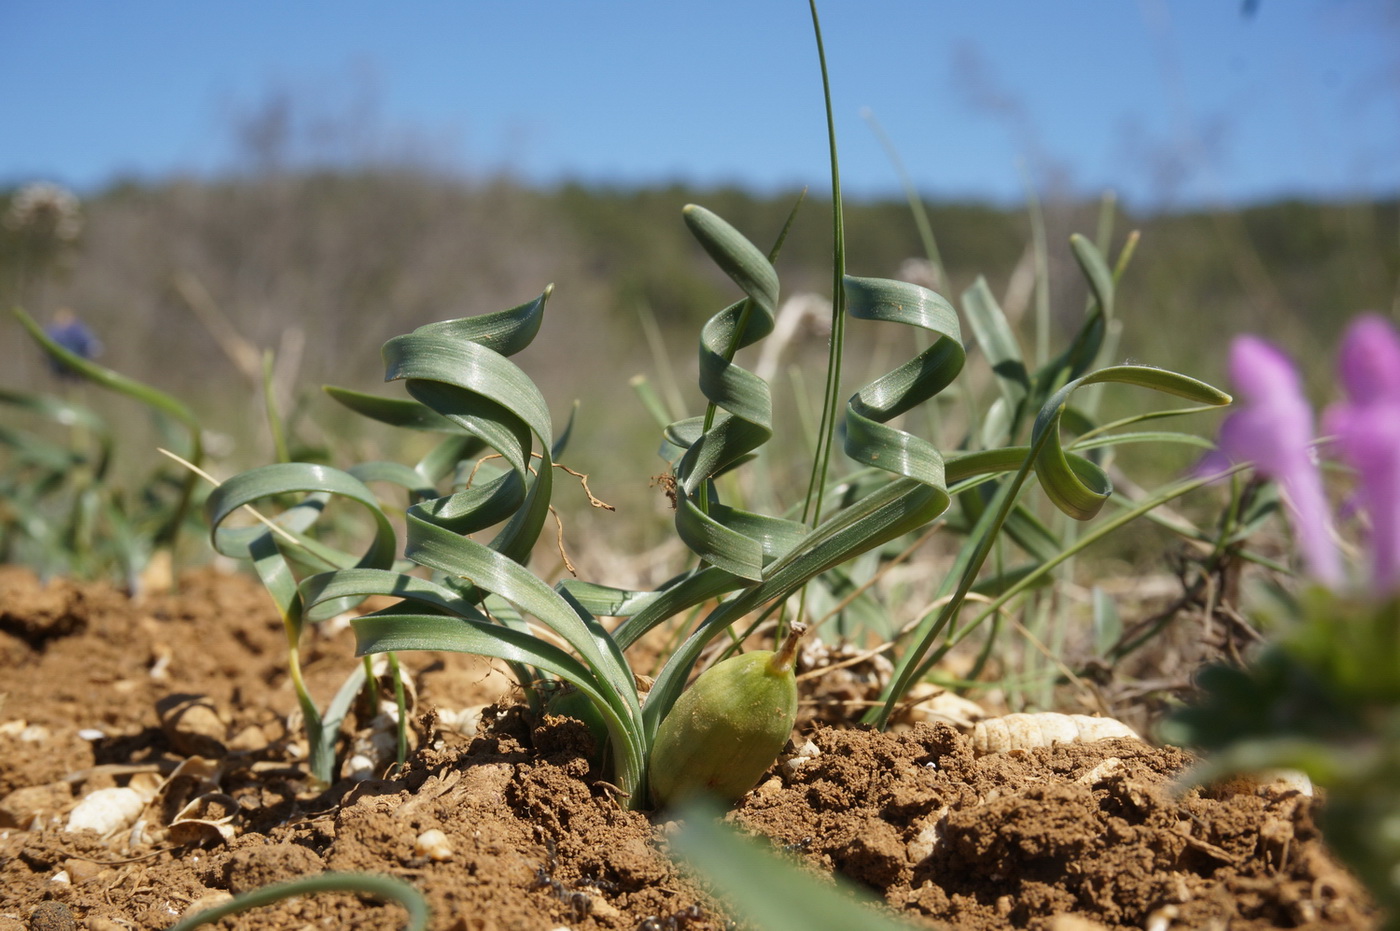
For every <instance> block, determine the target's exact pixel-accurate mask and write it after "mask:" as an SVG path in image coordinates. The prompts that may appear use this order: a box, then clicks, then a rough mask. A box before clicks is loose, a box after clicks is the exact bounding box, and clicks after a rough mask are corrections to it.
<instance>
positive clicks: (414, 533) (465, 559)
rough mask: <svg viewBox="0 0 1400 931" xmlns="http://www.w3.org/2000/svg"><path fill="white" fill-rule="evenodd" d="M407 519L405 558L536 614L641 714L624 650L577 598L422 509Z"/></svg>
mask: <svg viewBox="0 0 1400 931" xmlns="http://www.w3.org/2000/svg"><path fill="white" fill-rule="evenodd" d="M406 520H407V525H408V535H407V543H406V544H405V547H404V553H405V555H406V556H407V557H408V558H409V559H412V560H413V561H414V562H416V563H418V564H419V565H421V566H426V567H428V568H430V569H436V570H437V571H439V572H443V573H446V574H447V575H449V576H451V577H453V578H457V579H461V580H463V581H465V582H468V583H470V584H471V585H473V586H475V587H476V588H479V589H481V590H483V591H487V592H492V593H494V594H496V595H499V596H500V597H502V598H504V599H505V600H506V601H509V602H511V603H512V604H514V605H516V606H518V607H519V608H520V609H521V610H522V611H525V612H526V613H528V614H531V615H533V616H534V617H535V618H537V619H538V620H539V621H540V622H541V623H543V624H544V625H546V626H547V627H549V628H550V629H551V630H553V631H554V632H555V633H557V634H558V635H559V636H560V637H562V638H563V639H564V641H565V642H566V643H568V644H569V646H570V647H572V648H573V649H574V650H575V651H576V652H577V653H578V654H579V656H581V657H582V658H583V659H584V661H585V662H587V663H588V665H589V666H590V667H591V668H592V669H593V670H594V671H595V672H596V673H597V675H598V677H599V681H600V682H601V683H602V684H603V686H604V687H605V688H606V689H607V690H608V692H609V694H610V696H611V698H610V700H611V701H612V702H613V705H614V707H615V708H617V709H619V711H623V712H627V713H631V714H633V715H634V716H637V715H638V714H639V711H640V709H639V706H638V702H637V698H636V686H635V684H634V683H633V681H632V676H631V673H630V672H629V671H628V667H627V663H626V661H625V660H624V659H623V657H622V652H621V650H620V649H619V648H618V647H617V644H616V643H615V642H614V641H613V639H612V638H611V637H610V636H609V635H608V633H607V631H606V630H604V629H603V627H602V625H601V624H599V623H598V622H597V621H596V620H595V619H594V618H593V617H592V615H590V614H588V612H587V611H586V610H584V609H583V607H582V605H580V604H579V603H578V601H577V600H576V599H574V598H572V596H570V595H569V594H568V593H567V592H561V591H557V590H555V589H553V588H550V587H549V586H548V585H546V584H545V583H544V582H542V581H541V580H540V579H539V578H537V577H536V576H535V575H534V574H533V573H532V572H530V571H529V570H528V569H526V568H525V567H524V566H522V565H521V564H520V563H518V562H516V561H515V560H513V559H510V558H509V557H507V556H506V555H504V554H502V553H499V552H497V551H495V550H493V549H491V548H490V547H488V546H485V545H483V544H481V543H478V542H476V541H475V540H471V539H467V538H465V537H461V536H459V535H457V534H455V533H452V532H451V531H449V530H445V529H443V528H442V527H439V526H438V525H437V524H435V523H433V522H431V521H429V520H425V519H424V518H423V516H422V514H421V512H420V511H419V509H418V508H416V507H414V508H409V510H408V512H407V515H406Z"/></svg>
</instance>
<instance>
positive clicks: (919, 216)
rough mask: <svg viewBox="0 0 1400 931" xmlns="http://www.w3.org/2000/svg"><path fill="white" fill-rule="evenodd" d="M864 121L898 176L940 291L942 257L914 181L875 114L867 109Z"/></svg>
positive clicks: (944, 281)
mask: <svg viewBox="0 0 1400 931" xmlns="http://www.w3.org/2000/svg"><path fill="white" fill-rule="evenodd" d="M862 115H863V116H864V117H865V121H866V122H867V123H869V124H870V129H871V131H872V132H874V133H875V138H876V139H878V140H879V141H880V145H881V146H883V147H884V150H885V154H886V155H888V156H889V159H890V164H892V165H893V166H894V171H895V174H897V175H898V176H899V183H900V185H901V186H902V187H903V188H904V197H905V199H906V200H908V201H909V212H910V213H911V214H913V216H914V226H915V227H916V228H917V229H918V231H919V242H920V243H922V244H923V247H924V255H925V256H927V257H928V261H929V264H930V265H932V266H933V276H934V282H935V285H936V287H937V288H939V289H940V290H941V289H943V288H946V287H947V286H948V285H947V281H948V278H947V273H946V272H945V271H944V270H943V256H942V255H941V254H939V251H938V241H937V240H936V239H934V237H933V224H931V223H930V222H929V219H928V210H927V209H925V208H924V201H923V198H922V197H920V196H919V191H918V188H916V187H914V179H913V178H911V177H910V176H909V172H908V170H907V169H905V167H904V160H903V159H901V158H900V157H899V150H898V149H896V148H895V146H894V141H893V140H892V139H890V137H889V134H887V133H886V132H885V128H884V127H883V126H881V125H880V121H879V120H877V119H876V118H875V112H874V111H873V110H870V109H869V108H867V109H866V110H864V111H863V114H862Z"/></svg>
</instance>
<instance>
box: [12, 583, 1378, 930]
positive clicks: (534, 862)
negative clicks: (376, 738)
mask: <svg viewBox="0 0 1400 931" xmlns="http://www.w3.org/2000/svg"><path fill="white" fill-rule="evenodd" d="M351 653H352V638H351V637H350V635H349V634H348V633H347V632H345V631H344V630H338V631H337V629H336V628H335V627H333V626H332V627H328V628H327V629H326V630H325V631H323V632H321V633H318V634H316V635H312V636H309V637H308V644H307V645H306V647H305V649H304V663H305V670H306V674H307V678H308V681H309V682H310V685H311V688H312V689H313V692H314V694H315V695H316V696H317V697H318V699H319V700H321V701H324V700H325V699H326V698H327V697H328V696H329V695H331V694H332V693H333V692H334V690H335V688H337V687H338V685H339V683H340V681H341V680H342V679H343V678H344V676H345V675H346V673H347V672H348V670H349V668H350V667H351V666H352V665H353V661H352V659H351ZM401 660H402V661H403V662H404V665H405V667H406V668H407V669H408V670H409V671H410V672H411V674H412V675H413V677H414V681H415V683H416V685H417V690H418V700H419V708H420V709H422V710H423V711H424V712H425V713H424V719H423V722H424V726H423V734H422V738H421V741H420V745H419V747H418V748H417V750H416V752H415V753H414V755H413V757H412V759H411V763H410V766H409V767H408V769H407V771H406V772H405V773H404V774H403V775H402V776H400V777H398V778H395V779H392V780H381V779H363V780H360V781H353V780H349V779H345V780H341V781H340V782H338V783H337V784H336V785H334V786H332V787H330V789H328V790H326V791H323V792H319V793H318V792H315V791H311V790H310V787H309V784H308V780H307V779H306V778H305V773H304V767H303V765H302V758H303V756H304V753H305V748H304V746H303V745H302V744H301V742H300V738H299V736H298V728H297V727H296V725H295V723H294V722H291V723H289V716H290V715H293V714H294V711H295V700H294V698H293V696H292V693H291V689H290V687H289V684H288V682H287V674H286V667H285V642H284V639H283V634H282V630H281V624H280V621H279V620H278V618H277V617H276V615H275V613H274V612H273V611H272V609H271V607H270V604H269V603H268V601H267V598H266V596H265V594H264V593H263V592H262V590H261V589H260V588H259V587H258V585H257V584H256V583H255V582H252V581H250V580H248V579H246V578H243V577H240V576H226V575H220V574H218V573H216V572H212V571H205V572H199V573H195V574H192V575H190V576H187V577H186V578H185V579H184V580H183V581H182V584H181V587H180V591H179V594H178V595H169V596H167V595H159V596H150V597H147V598H146V599H143V600H133V599H130V598H127V597H125V596H124V595H122V594H121V593H120V592H118V591H116V590H114V589H111V588H109V587H106V586H102V585H82V586H79V585H74V584H71V583H68V582H62V581H59V582H54V583H52V584H50V585H47V586H44V585H40V584H39V583H38V582H37V581H36V580H35V579H34V578H33V577H32V576H31V575H29V574H28V573H27V572H24V571H22V570H17V569H0V663H3V666H4V669H5V684H4V685H3V686H2V687H0V688H3V690H4V695H3V704H0V931H10V929H20V928H39V927H60V926H65V925H63V922H66V921H70V920H71V921H72V922H73V924H70V925H67V926H68V927H77V928H88V929H93V931H98V929H101V931H115V929H118V928H166V927H169V925H170V924H172V923H173V922H174V921H175V920H176V919H177V917H178V916H180V915H182V914H184V913H186V912H187V911H188V910H189V909H191V908H194V907H202V906H203V905H207V904H212V903H214V902H217V901H219V900H221V899H222V898H225V897H227V895H229V894H231V893H232V894H236V893H238V892H241V891H244V890H247V889H252V888H257V887H259V886H262V885H265V884H267V883H270V882H277V881H281V880H285V879H290V878H294V877H297V876H302V875H306V874H308V873H315V872H319V871H321V870H362V871H370V872H375V873H384V874H389V875H394V876H398V877H401V878H403V879H406V880H408V881H409V882H411V883H412V884H413V885H415V886H416V887H418V888H419V889H420V890H422V891H423V892H424V893H425V895H426V896H427V897H428V899H429V902H430V904H431V907H432V909H433V921H432V927H433V928H435V929H442V931H447V929H451V931H488V929H515V928H520V929H553V928H561V927H562V928H570V929H576V931H584V929H647V931H660V929H666V931H708V929H721V928H727V927H729V926H730V925H731V922H730V919H729V917H728V916H726V915H725V914H724V913H723V911H722V910H721V908H720V907H719V906H717V905H716V903H714V902H713V901H712V900H710V899H709V898H708V897H707V896H706V895H705V893H704V892H703V891H702V890H701V889H700V888H699V887H698V886H697V885H696V884H694V883H693V882H691V881H690V880H689V879H688V878H687V877H686V875H685V874H684V873H683V872H682V871H680V870H679V869H678V868H677V867H676V866H675V865H674V864H673V863H672V862H671V861H670V860H669V859H668V858H667V856H666V855H665V851H666V847H667V843H666V838H667V836H668V830H669V829H670V827H671V826H669V825H667V824H665V823H662V822H661V821H660V819H654V818H648V817H647V816H646V815H645V814H642V813H637V812H630V811H625V810H623V809H622V808H621V806H620V805H619V804H618V800H617V799H616V798H615V797H614V795H613V793H612V791H611V789H610V787H609V786H608V785H607V784H606V783H603V782H600V781H599V780H598V774H597V773H596V772H593V771H591V770H590V767H589V763H588V762H587V751H588V750H589V747H590V745H589V738H588V735H587V732H586V730H585V729H584V728H583V727H582V726H581V725H579V724H577V723H575V722H572V721H569V720H567V719H555V718H548V719H545V720H542V721H540V720H534V719H532V718H531V717H530V716H529V715H528V714H527V713H526V712H525V711H524V709H522V708H519V707H516V706H512V705H511V704H510V703H509V701H508V700H507V701H502V702H501V703H500V704H499V705H497V706H495V707H493V708H489V709H487V710H486V712H485V713H484V714H482V715H481V716H480V721H479V723H468V722H473V721H475V719H474V718H473V717H472V716H471V715H469V714H463V713H462V712H463V710H464V709H468V708H470V707H472V706H474V705H480V704H484V703H488V702H493V701H497V700H498V699H500V698H501V697H502V695H503V694H504V686H503V679H502V677H501V676H500V674H499V673H496V672H493V671H492V670H491V668H490V666H489V664H487V663H486V662H485V661H482V660H479V659H476V658H473V657H465V656H458V655H452V654H405V655H404V656H402V657H401ZM372 715H373V709H370V710H369V711H367V712H366V714H365V716H364V717H365V719H366V720H365V723H366V724H368V723H369V721H368V719H369V718H371V717H372ZM796 743H798V744H806V746H805V747H804V748H803V749H802V750H801V751H800V752H799V753H798V754H797V755H796V756H794V757H793V758H792V759H790V760H788V761H787V762H786V763H784V764H780V765H777V766H775V767H774V768H773V770H771V771H770V773H769V776H768V778H767V779H766V780H765V781H764V782H763V783H761V784H760V786H759V788H758V789H756V790H755V791H754V792H752V793H750V794H749V795H747V796H746V797H745V798H744V799H743V800H741V802H740V804H739V805H737V806H736V807H735V809H734V810H733V811H732V812H731V813H730V815H729V816H728V818H729V820H730V821H732V822H734V823H735V824H736V825H737V826H739V827H740V828H741V829H743V830H745V831H747V832H750V833H754V834H759V835H763V836H764V837H766V838H768V839H769V842H771V843H772V845H773V846H774V847H775V849H777V850H779V851H781V852H782V853H783V854H784V855H786V856H787V857H789V858H791V859H794V860H795V861H797V862H802V863H805V864H807V865H808V866H809V867H810V868H813V869H816V870H818V871H822V872H826V873H832V872H835V873H839V874H842V875H843V876H845V877H846V878H847V879H848V880H850V881H852V882H854V883H855V884H857V885H860V886H864V887H865V888H867V889H868V890H870V891H872V892H873V893H875V894H876V895H878V896H880V897H883V898H884V900H885V901H886V902H887V903H888V905H889V907H890V908H891V909H892V910H894V911H896V912H898V913H899V914H901V915H903V916H904V917H905V918H907V919H908V920H911V921H913V922H916V923H918V924H923V925H926V926H931V927H942V928H948V929H954V931H974V929H978V931H980V929H990V928H1007V927H1017V928H1035V929H1045V931H1084V929H1096V928H1110V929H1118V928H1147V929H1152V931H1169V929H1173V928H1177V929H1186V928H1193V929H1201V928H1219V929H1225V928H1230V929H1264V928H1291V927H1301V928H1313V929H1324V928H1325V929H1370V928H1374V927H1376V925H1377V920H1376V917H1375V915H1374V912H1373V910H1372V909H1371V907H1370V906H1369V904H1368V902H1367V899H1366V898H1365V896H1364V894H1363V893H1362V891H1361V890H1360V888H1359V887H1358V885H1357V884H1356V883H1355V881H1354V880H1353V879H1352V878H1351V877H1350V876H1349V875H1348V874H1347V873H1345V872H1344V871H1342V870H1341V869H1340V868H1339V867H1338V866H1337V865H1336V863H1335V861H1334V860H1333V859H1332V858H1331V856H1330V855H1329V854H1328V852H1327V851H1326V849H1325V848H1324V847H1323V846H1322V845H1321V843H1320V840H1319V838H1318V834H1317V830H1316V828H1315V826H1314V821H1313V814H1314V806H1315V804H1317V803H1316V802H1315V801H1314V800H1313V799H1311V798H1309V797H1307V796H1304V795H1300V794H1298V793H1296V792H1286V791H1276V790H1273V789H1269V788H1262V787H1256V786H1251V785H1244V786H1236V787H1234V788H1233V789H1221V790H1216V791H1212V792H1207V793H1201V792H1189V793H1185V794H1181V795H1177V794H1173V793H1172V791H1171V781H1172V779H1173V777H1174V776H1175V775H1177V774H1178V773H1179V772H1180V771H1181V770H1182V769H1183V767H1185V766H1186V765H1188V763H1189V759H1188V757H1187V755H1186V754H1184V753H1183V752H1181V751H1179V750H1175V749H1172V748H1153V747H1151V746H1149V745H1148V744H1145V743H1142V742H1139V741H1130V740H1111V741H1103V742H1099V743H1094V744H1083V745H1074V746H1067V747H1055V748H1049V749H1041V750H1031V751H1022V752H1016V753H1012V754H994V755H989V756H983V757H976V756H974V755H973V752H972V749H971V744H970V742H969V741H968V739H967V738H966V737H965V736H964V735H963V734H961V733H959V732H958V731H956V730H954V729H953V728H951V727H948V726H946V725H920V726H917V727H914V728H912V729H910V730H907V731H904V732H902V733H896V734H880V733H874V732H870V731H863V730H853V729H840V728H836V727H829V726H824V725H812V728H811V730H810V732H808V733H804V734H801V735H799V736H798V737H797V739H796ZM199 757H202V761H201V759H198V758H199ZM99 789H130V790H131V793H129V794H135V795H138V796H139V797H140V799H141V801H140V802H139V803H138V804H139V810H138V811H137V812H136V813H135V814H134V815H132V816H131V817H128V818H119V819H117V820H116V821H114V822H113V824H114V825H115V827H112V828H110V829H108V830H107V831H106V833H105V834H99V833H97V832H95V831H93V830H88V829H84V830H77V831H69V830H66V827H67V826H68V823H69V818H70V816H71V813H72V812H73V811H74V809H75V808H77V807H78V806H79V805H80V804H85V800H87V799H90V798H92V797H93V793H94V792H95V791H97V790H99ZM211 800H214V801H211ZM196 802H202V803H203V804H202V807H199V806H196V807H199V812H200V813H201V814H200V817H199V818H195V819H188V818H187V819H185V823H183V824H176V825H175V826H173V827H172V821H179V820H180V817H179V809H181V808H184V809H186V810H189V809H188V806H189V805H191V804H194V803H196ZM211 812H212V814H211ZM216 816H217V817H216ZM402 920H403V915H402V912H401V910H400V909H399V908H398V907H397V906H393V905H384V904H380V903H376V902H372V901H368V900H360V899H358V898H356V897H354V896H349V895H338V894H327V895H318V896H314V897H302V898H299V899H296V900H292V901H288V902H284V903H282V904H280V905H277V906H272V907H268V908H265V909H261V910H258V911H256V912H252V913H245V914H243V915H240V916H238V917H236V918H233V919H226V920H225V921H224V922H223V926H224V927H228V928H233V927H237V928H247V929H259V931H291V929H300V928H304V927H310V926H315V927H356V928H367V929H380V928H382V929H390V928H398V927H400V926H401V924H402ZM53 921H57V922H59V924H54V925H50V924H45V922H53Z"/></svg>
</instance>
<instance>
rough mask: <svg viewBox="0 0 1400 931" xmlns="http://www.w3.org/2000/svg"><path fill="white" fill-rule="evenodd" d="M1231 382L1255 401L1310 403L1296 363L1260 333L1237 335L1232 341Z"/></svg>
mask: <svg viewBox="0 0 1400 931" xmlns="http://www.w3.org/2000/svg"><path fill="white" fill-rule="evenodd" d="M1230 381H1231V382H1232V383H1233V384H1234V386H1235V387H1236V388H1238V389H1239V391H1240V393H1241V394H1243V395H1244V396H1245V398H1246V399H1247V400H1249V401H1251V402H1256V403H1271V402H1274V401H1277V400H1280V399H1282V398H1285V397H1286V398H1288V399H1289V400H1291V401H1295V402H1296V403H1298V404H1302V405H1303V406H1304V407H1306V406H1307V401H1306V400H1304V399H1303V396H1302V389H1301V388H1300V386H1299V383H1298V372H1297V370H1296V369H1294V368H1293V363H1292V362H1291V361H1289V358H1288V356H1286V355H1284V354H1283V353H1282V352H1281V351H1279V349H1277V348H1276V347H1275V346H1274V345H1273V344H1272V343H1269V342H1266V341H1265V340H1262V339H1260V338H1259V337H1257V336H1247V335H1246V336H1237V337H1235V339H1234V341H1233V342H1232V343H1231V344H1230Z"/></svg>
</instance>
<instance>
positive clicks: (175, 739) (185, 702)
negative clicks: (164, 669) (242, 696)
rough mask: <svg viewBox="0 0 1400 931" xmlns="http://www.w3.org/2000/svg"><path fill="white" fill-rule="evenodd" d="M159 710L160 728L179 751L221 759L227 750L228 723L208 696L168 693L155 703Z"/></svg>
mask: <svg viewBox="0 0 1400 931" xmlns="http://www.w3.org/2000/svg"><path fill="white" fill-rule="evenodd" d="M156 712H157V714H158V715H159V716H160V727H161V730H163V731H165V735H166V736H167V737H169V738H170V743H171V745H172V746H174V747H175V749H176V750H177V751H179V752H180V753H183V754H185V755H186V756H202V757H209V758H211V759H219V758H221V757H223V756H224V755H225V754H226V753H227V752H228V748H227V747H226V746H225V745H224V738H225V737H226V736H227V734H228V725H227V724H225V723H224V720H223V718H221V717H220V716H219V712H218V711H217V710H216V709H215V708H214V703H213V701H212V700H211V699H210V698H209V697H208V696H205V695H183V694H175V695H167V696H165V697H164V698H162V699H161V700H160V701H158V702H156Z"/></svg>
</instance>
